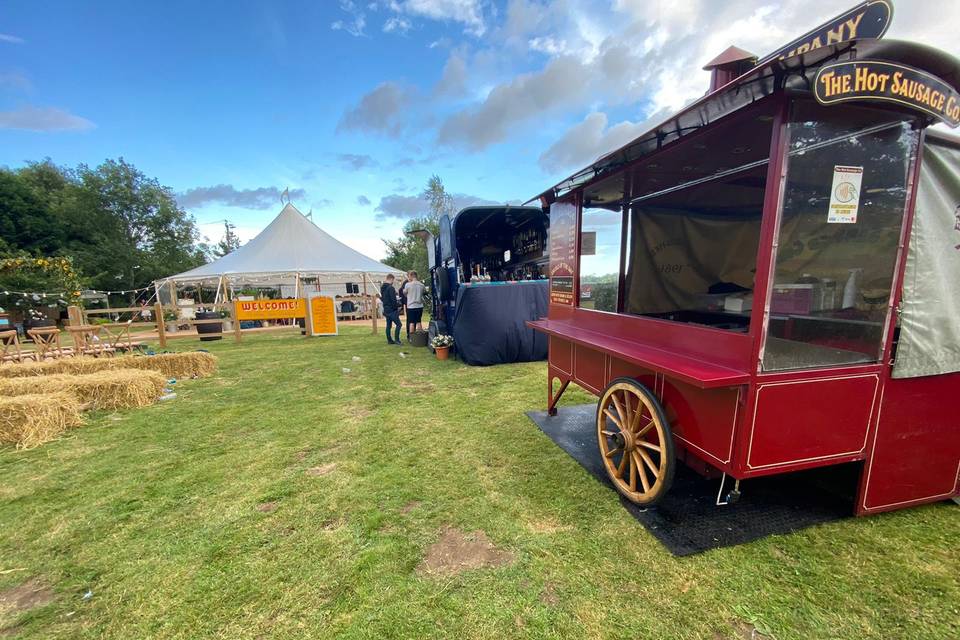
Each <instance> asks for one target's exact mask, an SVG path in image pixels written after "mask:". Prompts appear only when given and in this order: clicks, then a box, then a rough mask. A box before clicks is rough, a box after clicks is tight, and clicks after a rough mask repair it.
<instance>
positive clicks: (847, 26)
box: [756, 0, 893, 66]
mask: <svg viewBox="0 0 960 640" xmlns="http://www.w3.org/2000/svg"><path fill="white" fill-rule="evenodd" d="M891 18H893V4H892V3H891V2H889V0H869V1H868V2H862V3H860V4H858V5H857V6H855V7H853V8H852V9H850V10H849V11H845V12H844V13H841V14H840V15H839V16H837V17H836V18H834V19H832V20H830V21H828V22H825V23H823V24H822V25H820V26H819V27H817V28H816V29H814V30H812V31H809V32H807V33H805V34H804V35H802V36H800V37H799V38H797V39H796V40H794V41H792V42H791V43H790V44H787V45H785V46H783V47H781V48H779V49H777V50H776V51H774V52H773V53H771V54H769V55H768V56H766V57H764V58H763V59H762V60H760V61H759V62H757V65H756V66H761V65H764V64H766V63H768V62H770V61H772V60H783V59H785V58H792V57H793V56H798V55H801V54H804V53H807V52H808V51H813V50H814V49H819V48H821V47H826V46H829V45H834V44H840V43H842V42H847V41H849V40H856V39H862V38H882V37H883V34H885V33H886V32H887V28H888V27H889V26H890V19H891Z"/></svg>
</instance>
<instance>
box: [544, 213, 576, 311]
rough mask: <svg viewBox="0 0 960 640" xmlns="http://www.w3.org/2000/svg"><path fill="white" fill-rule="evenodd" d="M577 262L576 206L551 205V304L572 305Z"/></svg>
mask: <svg viewBox="0 0 960 640" xmlns="http://www.w3.org/2000/svg"><path fill="white" fill-rule="evenodd" d="M576 264H577V207H576V206H575V205H574V204H573V203H571V202H554V203H553V204H552V205H550V304H562V305H566V306H570V307H572V306H573V304H574V302H575V301H574V294H573V278H574V276H575V275H576Z"/></svg>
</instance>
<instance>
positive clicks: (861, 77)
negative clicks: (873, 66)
mask: <svg viewBox="0 0 960 640" xmlns="http://www.w3.org/2000/svg"><path fill="white" fill-rule="evenodd" d="M870 75H871V74H870V69H868V68H867V67H857V68H856V70H855V71H854V78H855V80H854V85H853V86H854V89H853V90H854V91H868V90H869V88H870V87H869V85H868V82H869V79H870Z"/></svg>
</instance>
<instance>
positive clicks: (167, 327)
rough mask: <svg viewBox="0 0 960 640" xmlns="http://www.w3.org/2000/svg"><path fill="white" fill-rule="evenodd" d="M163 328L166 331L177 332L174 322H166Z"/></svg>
mask: <svg viewBox="0 0 960 640" xmlns="http://www.w3.org/2000/svg"><path fill="white" fill-rule="evenodd" d="M164 330H165V331H166V332H167V333H176V332H177V323H176V322H173V321H171V322H167V323H166V324H165V326H164Z"/></svg>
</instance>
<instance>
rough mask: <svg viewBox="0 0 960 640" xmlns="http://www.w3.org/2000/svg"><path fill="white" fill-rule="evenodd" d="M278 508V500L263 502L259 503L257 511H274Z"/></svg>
mask: <svg viewBox="0 0 960 640" xmlns="http://www.w3.org/2000/svg"><path fill="white" fill-rule="evenodd" d="M276 510H277V503H276V502H261V503H260V504H258V505H257V511H260V512H262V513H273V512H274V511H276Z"/></svg>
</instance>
